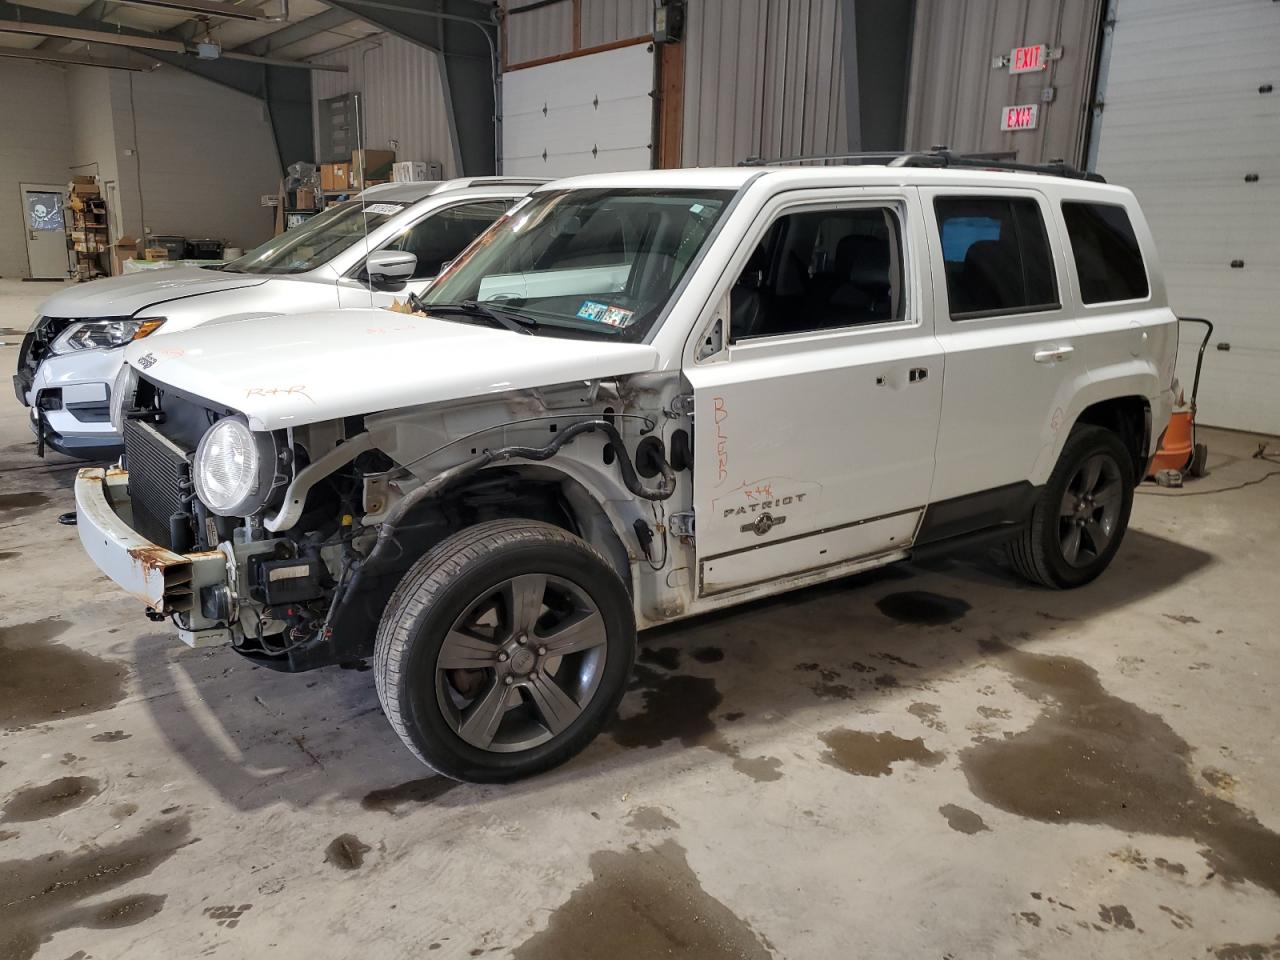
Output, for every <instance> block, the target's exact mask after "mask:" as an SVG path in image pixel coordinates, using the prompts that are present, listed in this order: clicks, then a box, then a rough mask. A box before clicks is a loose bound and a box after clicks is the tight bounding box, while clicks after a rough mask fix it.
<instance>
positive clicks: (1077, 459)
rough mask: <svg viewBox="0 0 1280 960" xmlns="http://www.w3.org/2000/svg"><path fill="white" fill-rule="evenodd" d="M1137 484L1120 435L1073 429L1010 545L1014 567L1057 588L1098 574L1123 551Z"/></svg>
mask: <svg viewBox="0 0 1280 960" xmlns="http://www.w3.org/2000/svg"><path fill="white" fill-rule="evenodd" d="M1133 488H1134V469H1133V460H1132V458H1131V456H1130V454H1129V451H1128V450H1126V449H1125V446H1124V444H1123V443H1121V442H1120V438H1119V437H1117V436H1116V435H1115V434H1114V433H1112V432H1111V431H1110V430H1106V429H1104V428H1102V427H1093V426H1084V427H1078V428H1076V429H1075V430H1073V431H1072V433H1071V436H1070V437H1068V438H1067V442H1066V445H1065V446H1064V447H1063V449H1062V454H1061V456H1060V457H1059V458H1058V464H1057V466H1056V467H1054V469H1053V473H1052V474H1051V475H1050V477H1049V482H1048V483H1047V484H1045V487H1044V490H1043V491H1041V494H1040V497H1039V499H1038V500H1037V501H1036V504H1035V507H1034V508H1033V509H1032V511H1031V517H1030V518H1029V520H1028V522H1027V526H1026V528H1025V529H1024V530H1023V531H1022V532H1021V533H1020V534H1019V535H1018V537H1017V538H1016V539H1014V540H1013V541H1011V542H1010V543H1009V559H1010V561H1011V562H1012V563H1013V566H1014V568H1015V569H1016V570H1017V571H1018V572H1019V573H1020V574H1022V576H1024V577H1026V578H1027V579H1028V580H1031V581H1033V582H1035V583H1039V584H1043V585H1044V586H1046V587H1055V588H1058V589H1066V588H1070V587H1079V586H1083V585H1084V584H1086V583H1088V582H1089V581H1091V580H1093V579H1094V578H1096V577H1097V576H1098V575H1099V574H1100V573H1102V571H1103V570H1105V569H1106V568H1107V566H1108V564H1110V563H1111V558H1112V557H1114V556H1115V554H1116V551H1117V550H1118V549H1120V541H1121V540H1122V539H1124V533H1125V530H1126V529H1127V528H1128V526H1129V512H1130V510H1131V509H1132V508H1133Z"/></svg>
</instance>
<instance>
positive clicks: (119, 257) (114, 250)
mask: <svg viewBox="0 0 1280 960" xmlns="http://www.w3.org/2000/svg"><path fill="white" fill-rule="evenodd" d="M137 257H138V238H137V237H131V236H129V235H128V234H125V235H124V236H123V237H121V238H120V239H119V240H117V241H116V242H115V244H114V245H113V246H112V247H111V273H112V274H113V275H114V276H117V277H118V276H120V274H122V273H124V262H125V261H126V260H136V259H137Z"/></svg>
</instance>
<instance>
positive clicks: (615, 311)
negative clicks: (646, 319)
mask: <svg viewBox="0 0 1280 960" xmlns="http://www.w3.org/2000/svg"><path fill="white" fill-rule="evenodd" d="M635 315H636V312H635V311H634V310H628V309H626V308H625V307H610V308H609V309H608V310H606V311H605V312H604V316H603V317H601V318H600V322H601V323H607V324H608V325H609V326H611V327H625V326H627V325H628V324H630V323H631V318H632V317H634V316H635Z"/></svg>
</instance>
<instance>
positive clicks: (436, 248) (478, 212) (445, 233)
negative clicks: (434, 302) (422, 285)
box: [387, 200, 513, 280]
mask: <svg viewBox="0 0 1280 960" xmlns="http://www.w3.org/2000/svg"><path fill="white" fill-rule="evenodd" d="M512 202H513V201H511V200H484V201H481V202H480V203H461V204H458V206H456V207H448V208H447V209H445V210H441V211H440V212H439V213H437V214H435V215H433V216H428V217H426V218H424V219H422V220H419V221H418V222H417V223H415V224H414V225H413V226H412V227H410V228H409V229H408V230H406V231H405V232H404V233H402V234H400V236H398V237H397V238H396V239H395V240H393V241H392V242H391V243H389V244H388V245H387V249H388V250H407V251H409V252H411V253H415V254H417V256H418V266H417V267H416V268H415V269H414V271H413V279H415V280H426V279H428V278H430V277H434V276H436V275H438V274H439V273H440V269H441V267H443V266H444V264H446V263H448V262H449V261H450V260H452V259H453V258H454V257H456V256H457V255H458V254H460V253H461V252H462V251H463V250H465V249H466V248H467V247H468V246H469V245H470V243H471V241H472V240H474V239H475V238H476V237H478V236H480V234H482V233H484V232H485V230H487V229H489V225H490V224H492V223H493V221H495V220H497V219H498V218H499V217H500V216H502V215H503V214H504V213H506V211H507V207H509V206H511V204H512Z"/></svg>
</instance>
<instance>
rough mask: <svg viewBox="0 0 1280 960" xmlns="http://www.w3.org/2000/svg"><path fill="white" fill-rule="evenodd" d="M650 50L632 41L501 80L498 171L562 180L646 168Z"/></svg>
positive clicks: (648, 156)
mask: <svg viewBox="0 0 1280 960" xmlns="http://www.w3.org/2000/svg"><path fill="white" fill-rule="evenodd" d="M652 92H653V45H652V44H651V43H639V44H634V45H632V46H627V47H621V48H619V49H616V50H606V51H604V52H602V53H592V54H587V55H585V56H580V57H571V58H568V59H564V60H555V61H552V62H551V63H543V64H539V65H538V66H533V67H523V68H519V69H515V70H510V71H508V72H507V73H504V74H503V76H502V172H503V173H504V174H507V175H509V176H527V177H565V176H572V175H575V174H581V173H608V172H610V171H615V170H648V169H649V168H650V167H651V166H652V165H653V162H652V156H653V150H652V141H653V97H652Z"/></svg>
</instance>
